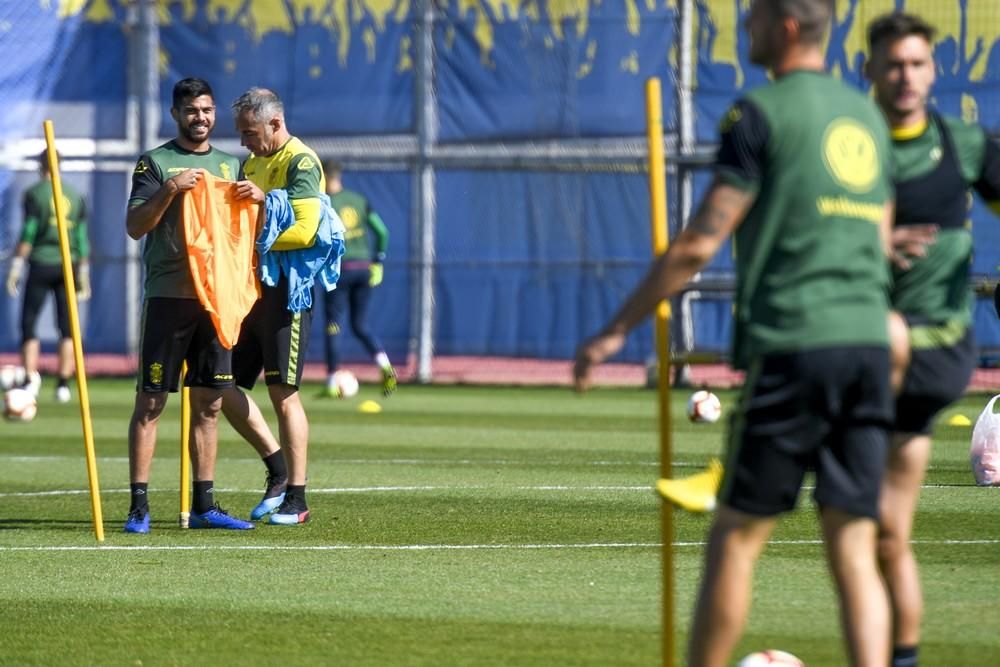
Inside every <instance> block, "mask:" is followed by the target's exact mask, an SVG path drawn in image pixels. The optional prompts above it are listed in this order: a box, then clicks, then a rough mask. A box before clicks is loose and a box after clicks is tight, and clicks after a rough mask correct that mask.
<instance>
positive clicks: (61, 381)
mask: <svg viewBox="0 0 1000 667" xmlns="http://www.w3.org/2000/svg"><path fill="white" fill-rule="evenodd" d="M38 160H39V162H40V171H41V177H42V178H41V180H40V181H39V182H38V183H36V184H35V185H33V186H31V187H30V188H28V190H27V191H25V193H24V224H23V226H22V227H21V240H20V242H19V243H18V244H17V248H16V249H15V250H14V258H13V259H12V260H11V262H10V269H9V270H8V272H7V293H8V294H9V295H10V296H11V297H16V296H17V295H18V292H19V288H18V285H19V283H20V281H21V277H22V276H23V275H24V269H25V264H27V266H28V279H27V281H26V282H25V285H24V305H23V307H22V308H21V365H22V366H24V379H25V388H26V389H28V391H30V392H31V393H32V394H34V395H35V396H38V391H39V389H41V385H42V379H41V376H40V375H39V373H38V355H39V352H40V349H41V345H40V343H39V341H38V336H37V334H36V332H35V328H36V327H35V325H36V324H37V322H38V315H39V314H40V313H41V310H42V306H43V305H44V304H45V297H46V296H48V295H49V293H50V292H51V294H52V297H53V298H54V299H55V302H56V322H57V324H58V325H59V351H58V359H59V360H58V368H57V375H58V382H57V385H56V400H57V401H59V402H60V403H66V402H68V401H69V399H70V391H69V378H70V376H71V375H72V374H73V371H74V363H73V338H72V334H71V332H70V326H69V311H68V309H67V307H66V286H65V283H64V282H63V269H62V252H61V250H60V248H59V228H58V226H57V224H56V211H55V207H54V204H53V199H52V181H51V180H50V179H49V154H48V150H45V151H42V154H41V155H39V156H38ZM62 191H63V199H64V200H65V201H64V204H65V206H64V210H65V211H66V229H67V231H68V232H69V250H70V255H71V257H72V261H73V270H74V276H73V277H74V282H75V283H76V291H77V299H79V300H80V301H86V300H87V299H89V298H90V261H89V257H90V243H89V242H88V240H87V207H86V204H85V203H84V201H83V197H81V196H80V194H79V193H78V192H77V191H76V189H74V188H73V186H71V185H69V184H68V183H66V182H63V184H62Z"/></svg>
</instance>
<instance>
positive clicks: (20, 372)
mask: <svg viewBox="0 0 1000 667" xmlns="http://www.w3.org/2000/svg"><path fill="white" fill-rule="evenodd" d="M22 384H24V369H23V368H22V367H20V366H11V365H6V366H0V389H2V390H3V391H7V390H8V389H13V388H14V387H20V386H21V385H22Z"/></svg>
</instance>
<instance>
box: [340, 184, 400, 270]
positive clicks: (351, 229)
mask: <svg viewBox="0 0 1000 667" xmlns="http://www.w3.org/2000/svg"><path fill="white" fill-rule="evenodd" d="M330 203H331V204H332V205H333V208H334V210H335V211H337V215H339V216H340V219H341V220H342V221H343V223H344V227H345V228H346V230H347V231H346V233H345V234H344V239H345V241H346V243H345V246H346V247H345V248H344V258H343V261H344V262H382V261H384V260H385V251H386V248H387V247H388V245H389V231H388V230H387V229H386V227H385V223H383V222H382V219H381V218H380V217H379V215H378V213H376V212H375V211H373V210H372V208H371V204H369V202H368V199H367V198H366V197H365V196H364V195H362V194H360V193H358V192H354V191H353V190H341V191H340V192H338V193H337V194H334V195H330ZM369 230H370V231H371V234H369V233H368V232H369ZM372 235H374V237H375V238H374V239H372ZM373 240H374V244H373V243H372V241H373Z"/></svg>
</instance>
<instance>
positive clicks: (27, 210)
mask: <svg viewBox="0 0 1000 667" xmlns="http://www.w3.org/2000/svg"><path fill="white" fill-rule="evenodd" d="M40 216H41V212H40V211H39V210H38V206H37V203H36V202H35V199H34V198H33V197H30V196H28V195H27V194H26V195H25V196H24V225H23V226H22V227H21V239H20V241H21V243H27V244H28V245H31V246H33V245H35V238H36V236H37V234H38V222H39V218H40Z"/></svg>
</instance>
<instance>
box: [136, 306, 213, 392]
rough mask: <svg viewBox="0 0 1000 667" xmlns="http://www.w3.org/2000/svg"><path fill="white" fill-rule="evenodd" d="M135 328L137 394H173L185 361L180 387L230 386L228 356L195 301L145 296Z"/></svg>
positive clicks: (206, 313)
mask: <svg viewBox="0 0 1000 667" xmlns="http://www.w3.org/2000/svg"><path fill="white" fill-rule="evenodd" d="M141 328H142V340H141V342H140V344H139V349H140V356H139V387H138V388H139V390H140V391H144V392H148V393H154V394H155V393H162V392H165V391H170V392H174V391H177V387H178V380H179V378H180V374H181V365H182V364H183V362H185V361H187V365H188V372H187V376H185V378H184V384H185V385H186V386H188V387H212V388H219V389H222V388H225V387H231V386H232V384H233V371H232V354H231V353H230V351H229V350H227V349H226V348H225V347H223V346H222V343H221V342H219V335H218V334H217V333H216V331H215V326H214V325H213V324H212V318H211V317H210V316H209V314H208V312H207V311H206V310H205V308H204V306H202V305H201V303H200V302H199V301H198V299H175V298H171V297H149V298H148V299H146V301H145V302H144V304H143V309H142V325H141Z"/></svg>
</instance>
